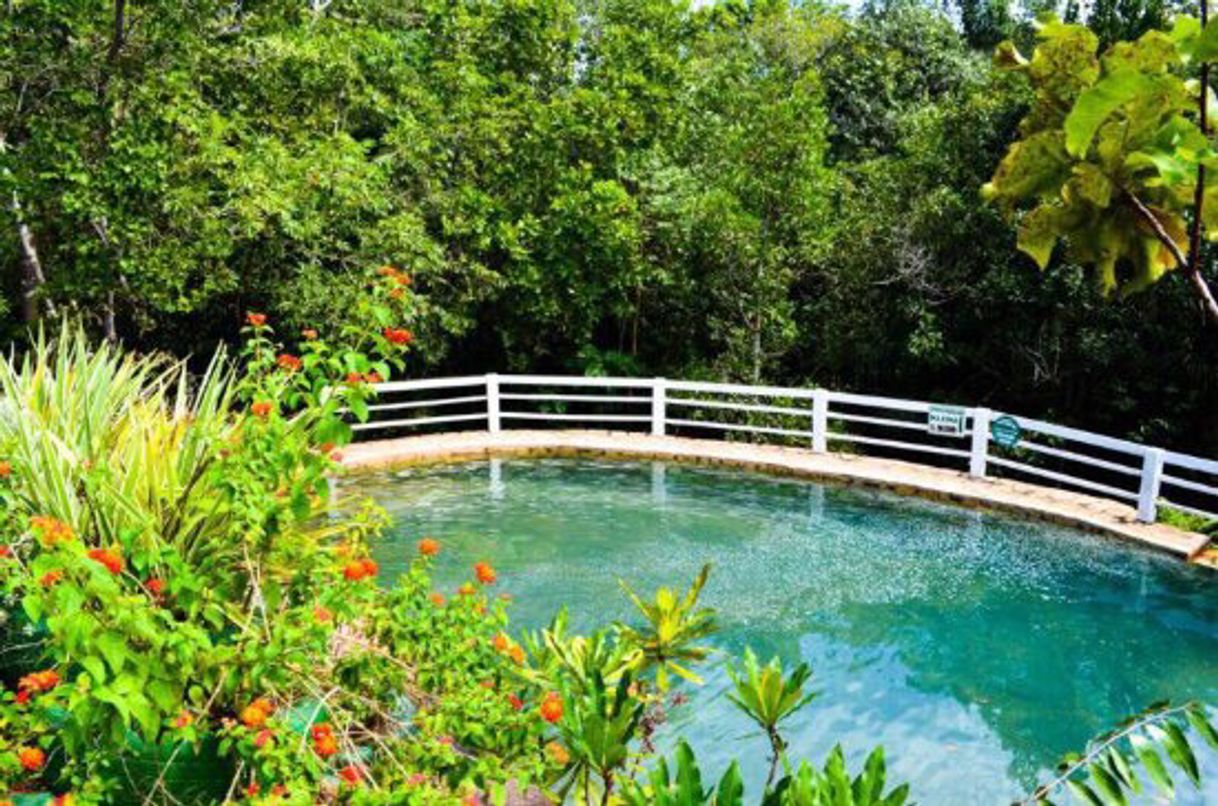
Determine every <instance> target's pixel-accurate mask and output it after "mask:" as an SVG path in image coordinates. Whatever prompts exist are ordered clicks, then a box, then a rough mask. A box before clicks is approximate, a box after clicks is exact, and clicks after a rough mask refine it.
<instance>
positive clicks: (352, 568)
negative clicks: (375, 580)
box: [343, 561, 364, 582]
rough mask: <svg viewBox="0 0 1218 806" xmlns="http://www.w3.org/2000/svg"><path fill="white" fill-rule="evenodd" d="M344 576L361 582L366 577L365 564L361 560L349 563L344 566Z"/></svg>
mask: <svg viewBox="0 0 1218 806" xmlns="http://www.w3.org/2000/svg"><path fill="white" fill-rule="evenodd" d="M343 576H344V577H346V578H347V579H349V580H351V581H352V582H359V581H360V580H361V579H363V578H364V564H363V563H361V562H359V561H356V562H352V563H347V564H346V565H345V566H343Z"/></svg>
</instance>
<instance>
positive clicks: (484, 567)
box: [474, 563, 499, 585]
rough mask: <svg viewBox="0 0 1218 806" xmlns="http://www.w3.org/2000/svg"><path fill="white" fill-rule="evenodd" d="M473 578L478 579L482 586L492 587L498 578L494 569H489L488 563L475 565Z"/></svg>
mask: <svg viewBox="0 0 1218 806" xmlns="http://www.w3.org/2000/svg"><path fill="white" fill-rule="evenodd" d="M474 576H476V577H478V581H479V582H481V583H482V584H483V585H492V584H494V582H495V580H496V579H498V578H499V575H498V574H496V573H495V569H494V568H492V567H491V565H490V563H475V564H474Z"/></svg>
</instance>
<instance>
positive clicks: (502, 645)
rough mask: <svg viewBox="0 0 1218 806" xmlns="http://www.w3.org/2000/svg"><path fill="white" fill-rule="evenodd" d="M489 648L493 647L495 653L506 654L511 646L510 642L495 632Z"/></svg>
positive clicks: (504, 636)
mask: <svg viewBox="0 0 1218 806" xmlns="http://www.w3.org/2000/svg"><path fill="white" fill-rule="evenodd" d="M491 646H492V647H494V649H495V651H496V652H507V651H508V648H509V647H510V646H511V641H509V640H508V637H507V636H506V635H504V634H503V633H501V632H497V633H495V637H494V638H492V639H491Z"/></svg>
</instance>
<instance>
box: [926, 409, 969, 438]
mask: <svg viewBox="0 0 1218 806" xmlns="http://www.w3.org/2000/svg"><path fill="white" fill-rule="evenodd" d="M964 418H965V409H963V408H961V407H960V406H931V407H930V409H929V410H928V411H927V412H926V430H927V431H928V432H929V433H931V434H940V435H942V436H945V437H959V436H963V435H964Z"/></svg>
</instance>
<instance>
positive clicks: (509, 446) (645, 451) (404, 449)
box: [341, 430, 1209, 565]
mask: <svg viewBox="0 0 1218 806" xmlns="http://www.w3.org/2000/svg"><path fill="white" fill-rule="evenodd" d="M496 457H498V458H554V457H572V458H601V459H651V460H660V461H674V462H682V463H687V464H697V465H718V466H729V467H738V468H741V469H745V470H752V471H759V472H763V473H770V474H775V475H783V476H795V477H799V478H807V479H813V480H817V481H828V482H832V483H836V484H843V485H846V486H862V487H870V488H875V489H883V490H888V491H890V492H895V493H898V494H901V495H914V496H918V497H920V498H927V499H930V500H935V501H945V502H949V503H952V504H956V505H960V506H967V507H975V508H983V509H993V510H998V511H1001V512H1007V513H1013V514H1017V515H1020V516H1022V517H1027V518H1033V519H1037V520H1042V521H1048V522H1051V523H1057V524H1060V525H1063V526H1069V527H1072V528H1075V529H1082V530H1084V531H1088V532H1093V533H1099V534H1106V535H1110V536H1113V537H1117V538H1121V539H1124V540H1131V541H1134V542H1137V543H1141V544H1142V545H1145V546H1149V547H1151V548H1154V549H1157V550H1159V551H1165V552H1168V553H1170V554H1174V555H1176V556H1177V557H1181V558H1183V559H1186V560H1195V559H1196V558H1198V557H1199V556H1200V555H1201V554H1202V553H1203V552H1204V551H1205V548H1206V546H1207V544H1208V543H1209V538H1208V537H1206V536H1205V535H1200V534H1195V533H1192V532H1185V531H1183V530H1181V529H1176V528H1175V527H1172V526H1167V525H1166V524H1162V523H1156V524H1146V523H1139V522H1138V521H1137V519H1136V517H1135V515H1136V513H1135V511H1134V509H1133V507H1129V506H1126V505H1124V504H1121V503H1119V502H1117V501H1110V500H1107V499H1103V498H1096V497H1094V496H1089V495H1084V494H1081V493H1075V492H1071V491H1068V490H1058V489H1052V488H1048V487H1040V486H1037V485H1034V484H1028V483H1026V482H1021V481H1014V480H1012V479H996V478H982V479H976V478H972V477H971V476H969V475H968V474H967V473H964V472H960V471H955V470H948V469H944V468H935V467H927V466H925V465H918V464H913V463H911V462H902V461H899V460H895V459H879V458H876V457H871V456H858V455H853V454H841V453H813V452H812V451H811V450H809V449H806V448H788V447H781V446H777V445H752V444H749V443H741V442H722V441H717V440H710V439H691V438H689V437H672V436H652V435H649V434H638V433H631V432H621V431H587V430H578V431H577V430H555V431H536V430H534V431H524V430H522V431H506V432H499V433H494V434H493V433H491V432H489V431H461V432H455V433H448V434H433V435H424V436H411V437H401V438H397V439H384V440H374V441H368V442H357V443H354V444H352V445H349V446H347V447H346V448H345V449H344V451H343V455H342V459H341V464H342V465H343V466H344V467H345V468H348V469H351V470H355V471H364V470H385V469H390V468H394V467H405V466H411V465H429V464H445V463H455V462H468V461H478V460H486V459H490V458H496ZM1205 564H1207V565H1208V563H1205Z"/></svg>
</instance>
